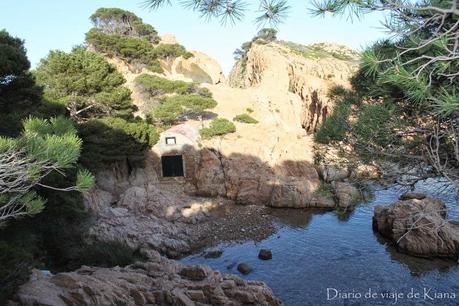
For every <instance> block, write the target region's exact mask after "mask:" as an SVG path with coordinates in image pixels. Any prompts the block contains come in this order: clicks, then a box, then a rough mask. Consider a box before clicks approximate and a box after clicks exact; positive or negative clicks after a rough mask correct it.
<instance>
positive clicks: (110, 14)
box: [86, 8, 193, 73]
mask: <svg viewBox="0 0 459 306" xmlns="http://www.w3.org/2000/svg"><path fill="white" fill-rule="evenodd" d="M91 21H92V23H93V25H94V28H92V29H91V30H90V31H89V32H88V33H86V43H87V44H89V45H91V46H92V47H93V48H94V49H95V50H97V51H98V52H103V53H105V54H107V55H109V56H116V57H119V58H121V59H123V60H125V61H127V62H128V63H130V64H131V65H133V66H135V67H137V68H142V67H145V68H147V69H149V70H151V71H153V72H157V73H162V72H163V69H162V67H161V63H160V62H159V60H160V59H163V60H171V59H173V58H176V57H180V56H183V57H184V58H190V57H192V56H193V54H192V53H190V52H188V51H186V49H185V48H184V47H183V46H181V45H179V44H159V45H158V46H156V47H154V46H153V44H157V43H158V42H159V41H160V39H159V37H158V33H157V32H156V30H155V29H154V28H153V27H152V26H151V25H149V24H145V23H143V21H142V19H141V18H139V17H137V16H136V15H135V14H133V13H131V12H129V11H125V10H121V9H118V8H100V9H98V10H97V11H96V12H95V13H94V14H93V15H92V16H91Z"/></svg>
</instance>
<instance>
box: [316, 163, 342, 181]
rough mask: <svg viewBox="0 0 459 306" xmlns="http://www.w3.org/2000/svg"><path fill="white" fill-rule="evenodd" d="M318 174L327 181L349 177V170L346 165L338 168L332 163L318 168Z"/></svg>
mask: <svg viewBox="0 0 459 306" xmlns="http://www.w3.org/2000/svg"><path fill="white" fill-rule="evenodd" d="M318 171H319V175H320V177H321V178H322V180H324V181H325V182H327V183H331V182H333V181H342V180H344V179H346V178H348V177H349V175H350V171H349V169H348V168H347V167H343V168H339V167H337V166H333V165H322V166H320V167H319V169H318Z"/></svg>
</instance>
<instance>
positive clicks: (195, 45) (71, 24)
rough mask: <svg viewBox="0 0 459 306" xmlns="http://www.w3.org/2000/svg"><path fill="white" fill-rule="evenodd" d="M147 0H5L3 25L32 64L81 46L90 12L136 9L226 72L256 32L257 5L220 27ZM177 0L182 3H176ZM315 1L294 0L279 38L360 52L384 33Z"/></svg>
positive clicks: (374, 20)
mask: <svg viewBox="0 0 459 306" xmlns="http://www.w3.org/2000/svg"><path fill="white" fill-rule="evenodd" d="M142 1H143V0H40V1H38V0H16V1H7V0H0V29H2V28H4V29H6V30H7V31H9V32H10V33H11V34H13V35H15V36H18V37H20V38H22V39H25V41H26V48H27V51H28V56H29V59H30V61H31V63H32V65H33V66H35V65H37V64H38V63H39V61H40V59H41V58H43V57H45V56H46V55H47V53H48V52H49V50H55V49H59V50H64V51H68V50H70V49H71V48H72V47H73V46H75V45H78V44H82V43H83V41H84V33H85V32H87V31H88V30H89V29H90V27H91V24H90V22H89V16H90V15H91V14H92V13H93V12H94V11H95V10H96V9H97V8H99V7H119V8H122V9H126V10H129V11H132V12H134V13H135V14H137V15H138V16H140V17H141V18H143V20H144V21H145V22H147V23H150V24H152V25H153V26H154V27H155V28H156V30H157V31H158V32H159V33H160V34H165V33H172V34H174V35H175V36H176V37H177V39H178V41H179V42H180V43H181V44H182V45H184V46H185V47H186V48H188V49H190V50H199V51H202V52H204V53H207V54H208V55H210V56H212V57H214V58H216V59H217V60H218V61H219V63H220V64H221V65H222V67H223V69H224V71H225V73H227V72H228V71H229V70H230V69H231V66H232V64H233V55H232V53H233V51H234V50H235V49H236V48H238V47H239V46H240V45H241V44H242V43H243V42H244V41H247V40H250V39H251V38H252V37H253V36H254V34H255V33H256V32H257V30H258V29H257V26H256V25H255V24H254V23H253V19H254V17H255V16H256V14H255V13H254V12H253V11H254V10H255V9H256V5H255V3H256V2H257V1H255V0H253V3H254V5H253V6H252V7H249V9H248V11H247V14H246V17H245V18H244V20H243V22H240V23H238V24H237V25H235V26H221V25H220V23H219V22H218V21H210V22H207V21H205V20H203V19H201V18H199V16H198V15H196V14H194V13H193V12H190V11H186V10H184V9H182V8H181V7H180V5H175V6H172V7H163V8H161V9H159V10H158V11H153V12H151V11H148V10H146V9H144V8H142ZM172 2H177V3H178V2H179V1H174V0H172ZM310 2H311V1H306V0H303V1H301V0H290V5H291V7H292V8H291V10H290V15H289V18H288V19H287V20H286V21H285V23H284V24H281V25H280V26H279V28H278V30H279V34H278V37H279V38H280V39H283V40H290V41H294V42H297V43H303V44H310V43H315V42H335V43H341V44H345V45H348V46H350V47H352V48H354V49H357V50H361V49H362V48H364V47H365V46H368V45H369V44H371V42H374V41H375V40H377V39H379V38H381V37H383V36H384V32H383V30H382V28H381V25H380V21H381V20H382V16H381V15H377V14H372V15H368V16H367V17H365V18H364V20H362V21H354V22H353V23H351V22H349V21H347V20H346V19H345V18H338V17H331V16H330V17H325V18H322V17H319V18H318V17H312V16H311V15H309V13H308V11H307V8H308V6H309V5H310Z"/></svg>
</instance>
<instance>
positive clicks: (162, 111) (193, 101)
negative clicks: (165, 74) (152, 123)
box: [152, 94, 217, 124]
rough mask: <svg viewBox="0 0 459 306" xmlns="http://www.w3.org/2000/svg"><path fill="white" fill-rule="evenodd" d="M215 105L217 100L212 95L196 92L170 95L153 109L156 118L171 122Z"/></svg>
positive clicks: (167, 122)
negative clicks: (201, 94) (207, 95)
mask: <svg viewBox="0 0 459 306" xmlns="http://www.w3.org/2000/svg"><path fill="white" fill-rule="evenodd" d="M215 106H217V102H216V101H215V100H214V99H212V98H210V97H203V96H200V95H196V94H192V95H176V96H169V97H164V98H163V99H161V101H160V105H159V106H158V107H156V108H155V109H153V111H152V116H153V118H154V119H156V120H159V121H161V122H163V123H166V124H169V123H173V122H175V121H177V120H179V119H180V117H182V116H184V115H186V114H187V113H190V114H191V113H200V112H203V111H205V110H206V109H210V108H214V107H215Z"/></svg>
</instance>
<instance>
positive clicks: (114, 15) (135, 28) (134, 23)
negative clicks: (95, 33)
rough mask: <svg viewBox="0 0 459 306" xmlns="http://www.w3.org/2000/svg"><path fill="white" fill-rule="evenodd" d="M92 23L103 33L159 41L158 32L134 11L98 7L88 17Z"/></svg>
mask: <svg viewBox="0 0 459 306" xmlns="http://www.w3.org/2000/svg"><path fill="white" fill-rule="evenodd" d="M90 19H91V21H92V23H93V25H94V26H95V27H96V28H97V29H99V30H100V31H102V32H104V33H111V34H113V33H116V34H120V35H124V36H138V37H142V38H146V39H148V40H149V41H151V42H153V43H157V42H158V41H159V37H158V32H156V30H155V29H154V28H153V27H152V26H151V25H149V24H145V23H143V21H142V19H141V18H139V17H137V16H136V15H135V14H134V13H131V12H129V11H125V10H122V9H119V8H100V9H98V10H97V11H96V12H95V13H94V14H92V15H91V17H90Z"/></svg>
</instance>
